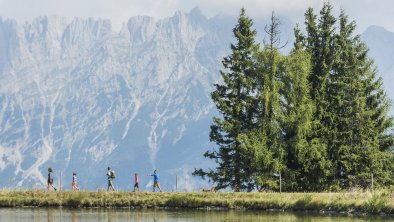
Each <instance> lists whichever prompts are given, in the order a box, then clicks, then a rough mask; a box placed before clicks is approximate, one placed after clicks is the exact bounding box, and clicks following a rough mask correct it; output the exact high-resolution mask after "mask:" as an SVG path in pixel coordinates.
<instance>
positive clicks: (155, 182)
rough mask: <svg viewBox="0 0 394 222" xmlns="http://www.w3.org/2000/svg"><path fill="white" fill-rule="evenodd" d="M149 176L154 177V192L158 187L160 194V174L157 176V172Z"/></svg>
mask: <svg viewBox="0 0 394 222" xmlns="http://www.w3.org/2000/svg"><path fill="white" fill-rule="evenodd" d="M148 176H153V192H155V188H156V187H157V188H158V189H159V190H160V192H161V188H160V183H159V179H160V178H159V174H157V170H154V171H153V174H148Z"/></svg>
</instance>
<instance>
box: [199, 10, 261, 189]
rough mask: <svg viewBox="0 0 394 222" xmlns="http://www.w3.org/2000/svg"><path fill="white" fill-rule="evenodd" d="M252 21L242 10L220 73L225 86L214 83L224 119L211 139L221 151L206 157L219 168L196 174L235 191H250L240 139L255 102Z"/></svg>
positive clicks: (248, 125)
mask: <svg viewBox="0 0 394 222" xmlns="http://www.w3.org/2000/svg"><path fill="white" fill-rule="evenodd" d="M252 24H253V22H252V20H251V19H250V18H249V17H247V16H246V14H245V10H244V9H241V13H240V15H239V18H238V24H237V25H236V26H235V27H234V29H233V34H234V37H235V39H236V43H235V44H231V51H232V53H231V55H229V56H227V57H225V58H224V59H223V62H222V63H223V67H224V69H225V70H223V71H221V72H220V74H221V76H222V78H223V80H224V83H223V84H215V88H216V90H215V91H214V92H212V94H211V97H212V100H213V102H214V103H215V104H216V107H217V108H218V110H219V112H220V113H221V115H222V116H223V117H222V118H214V123H213V125H212V126H211V132H210V140H211V141H213V142H215V143H216V144H217V145H218V146H219V150H218V151H216V150H214V151H207V152H206V153H205V154H204V156H205V157H208V158H210V159H214V160H215V161H216V163H217V164H218V167H217V168H216V169H214V170H210V171H209V172H205V171H203V170H198V171H196V172H195V174H196V175H200V176H208V177H210V178H211V179H212V180H213V181H215V182H216V183H217V188H218V189H221V188H225V187H231V188H232V189H233V190H234V191H241V190H244V189H248V190H251V189H252V185H251V183H250V175H248V174H249V171H248V170H247V168H248V167H249V163H248V159H247V158H245V153H244V152H243V151H244V149H242V148H241V137H242V135H243V134H247V133H248V132H249V131H250V129H251V128H252V127H253V125H254V124H253V119H254V118H253V116H252V115H251V112H250V111H251V110H250V107H252V103H253V101H254V100H253V96H252V94H253V87H254V83H253V81H252V80H253V75H254V66H255V65H254V59H253V52H254V51H255V49H256V47H257V46H258V45H257V44H256V43H255V36H256V31H255V30H254V29H252Z"/></svg>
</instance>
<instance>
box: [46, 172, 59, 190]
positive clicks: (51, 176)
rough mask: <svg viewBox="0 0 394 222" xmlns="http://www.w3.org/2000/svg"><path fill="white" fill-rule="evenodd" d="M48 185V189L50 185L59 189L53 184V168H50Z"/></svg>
mask: <svg viewBox="0 0 394 222" xmlns="http://www.w3.org/2000/svg"><path fill="white" fill-rule="evenodd" d="M47 182H48V185H47V190H49V188H50V187H52V188H53V189H54V190H55V191H56V190H57V189H56V187H54V186H53V170H52V168H50V167H49V168H48V180H47Z"/></svg>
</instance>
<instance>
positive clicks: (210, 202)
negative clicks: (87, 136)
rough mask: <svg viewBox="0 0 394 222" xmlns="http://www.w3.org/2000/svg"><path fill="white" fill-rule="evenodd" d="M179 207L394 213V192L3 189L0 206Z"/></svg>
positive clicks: (0, 194)
mask: <svg viewBox="0 0 394 222" xmlns="http://www.w3.org/2000/svg"><path fill="white" fill-rule="evenodd" d="M22 206H39V207H57V206H64V207H177V208H205V207H219V208H225V209H253V210H267V209H279V210H282V209H283V210H318V211H337V212H350V213H351V212H360V213H382V212H383V213H386V214H394V192H390V191H377V192H375V193H373V194H372V193H368V192H367V193H357V192H356V193H282V194H279V193H151V192H149V193H146V192H142V193H132V192H85V191H84V192H71V191H65V192H54V191H0V207H22Z"/></svg>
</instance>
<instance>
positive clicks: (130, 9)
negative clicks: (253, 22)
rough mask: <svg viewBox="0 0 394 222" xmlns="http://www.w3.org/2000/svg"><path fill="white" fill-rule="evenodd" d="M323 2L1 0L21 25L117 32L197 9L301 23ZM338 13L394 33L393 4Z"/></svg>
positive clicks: (337, 0) (353, 3)
mask: <svg viewBox="0 0 394 222" xmlns="http://www.w3.org/2000/svg"><path fill="white" fill-rule="evenodd" d="M323 2H324V1H323V0H0V16H1V17H3V18H15V19H17V20H18V21H19V22H21V21H26V20H31V19H32V18H34V17H37V16H42V15H60V16H66V17H68V18H72V17H95V18H98V17H101V18H108V19H111V20H112V22H113V25H114V27H115V28H116V29H118V28H120V27H121V24H122V22H126V21H127V20H128V18H130V17H132V16H135V15H150V16H154V17H157V18H162V17H168V16H172V15H173V14H174V12H175V11H177V10H184V11H189V10H190V9H192V8H193V7H195V6H198V7H199V8H200V9H201V10H202V12H203V13H204V14H205V15H206V16H208V17H211V16H214V15H216V14H219V13H223V14H230V15H237V14H238V13H239V9H240V8H241V7H242V6H244V7H245V8H246V12H247V14H248V15H249V16H251V17H252V18H258V17H267V16H268V15H269V14H270V12H271V11H272V10H274V11H275V12H276V13H277V14H278V15H281V16H286V17H288V18H289V19H291V20H292V21H294V22H298V23H302V22H303V14H304V12H305V10H306V8H307V7H309V6H312V7H314V8H315V9H320V8H321V6H322V4H323ZM331 3H332V4H333V5H334V7H335V10H336V14H335V15H336V16H337V15H338V12H339V9H340V8H344V9H345V10H346V12H347V14H348V15H349V17H350V19H352V20H356V21H357V24H358V30H359V31H360V32H362V31H364V30H365V29H366V28H367V27H368V26H369V25H379V26H383V27H385V28H386V29H388V30H390V31H394V18H393V17H394V0H331Z"/></svg>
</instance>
